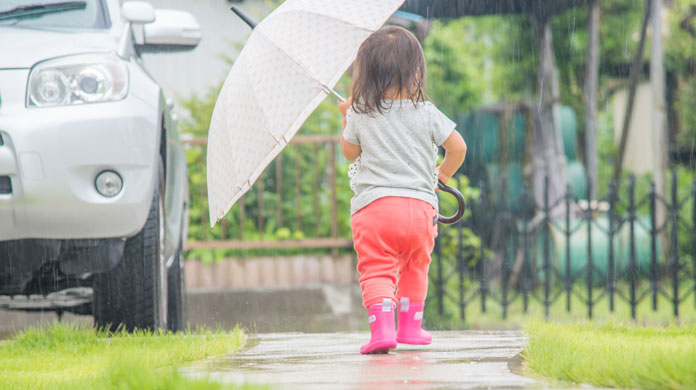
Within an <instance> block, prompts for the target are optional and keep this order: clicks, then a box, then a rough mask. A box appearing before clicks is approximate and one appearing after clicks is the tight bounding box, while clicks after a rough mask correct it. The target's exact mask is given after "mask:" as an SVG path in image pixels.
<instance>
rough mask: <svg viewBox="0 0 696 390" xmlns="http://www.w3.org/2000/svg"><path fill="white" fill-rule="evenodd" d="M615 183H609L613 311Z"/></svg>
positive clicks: (610, 264) (610, 281)
mask: <svg viewBox="0 0 696 390" xmlns="http://www.w3.org/2000/svg"><path fill="white" fill-rule="evenodd" d="M615 207H616V183H614V182H612V183H611V184H609V270H608V271H609V275H608V279H609V283H608V284H609V286H608V287H609V311H610V312H612V313H613V312H614V291H615V288H616V274H615V266H614V218H615V217H616V210H615Z"/></svg>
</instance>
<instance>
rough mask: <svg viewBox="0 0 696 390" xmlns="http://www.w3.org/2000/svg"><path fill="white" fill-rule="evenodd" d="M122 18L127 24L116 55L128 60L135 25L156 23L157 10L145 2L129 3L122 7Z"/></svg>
mask: <svg viewBox="0 0 696 390" xmlns="http://www.w3.org/2000/svg"><path fill="white" fill-rule="evenodd" d="M121 17H122V18H123V20H124V21H125V22H126V23H125V24H124V26H123V31H122V32H121V38H119V40H118V48H117V49H116V53H117V54H118V55H119V56H120V57H121V58H128V55H129V53H130V52H131V50H130V47H131V46H130V42H131V35H132V33H133V28H132V27H133V24H139V25H142V24H144V23H152V22H154V21H155V18H156V15H155V8H154V7H153V6H152V4H150V3H148V2H145V1H129V2H127V3H124V4H123V5H122V6H121Z"/></svg>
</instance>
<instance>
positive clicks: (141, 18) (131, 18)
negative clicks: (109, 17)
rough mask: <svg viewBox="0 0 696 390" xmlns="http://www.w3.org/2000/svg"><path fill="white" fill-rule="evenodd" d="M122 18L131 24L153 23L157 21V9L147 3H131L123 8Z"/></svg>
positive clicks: (125, 4)
mask: <svg viewBox="0 0 696 390" xmlns="http://www.w3.org/2000/svg"><path fill="white" fill-rule="evenodd" d="M121 16H122V17H123V19H124V20H125V21H126V22H130V23H152V22H154V21H155V17H156V15H155V8H154V7H153V6H152V4H150V3H148V2H145V1H130V2H128V3H124V4H123V6H121Z"/></svg>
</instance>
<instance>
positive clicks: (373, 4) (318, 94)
mask: <svg viewBox="0 0 696 390" xmlns="http://www.w3.org/2000/svg"><path fill="white" fill-rule="evenodd" d="M402 3H403V0H378V1H375V0H287V1H285V2H284V3H283V4H282V5H281V6H280V7H278V8H276V9H275V10H274V11H273V12H272V13H271V14H270V15H269V16H268V17H266V18H265V19H264V20H263V21H261V22H260V23H259V24H258V25H256V27H255V28H254V29H253V31H252V33H251V36H250V37H249V40H248V41H247V43H246V45H245V46H244V48H243V49H242V51H241V52H240V54H239V56H238V57H237V59H236V61H235V63H234V65H233V67H232V69H231V70H230V73H229V75H228V76H227V79H226V80H225V83H224V85H223V87H222V90H221V91H220V95H219V97H218V100H217V102H216V104H215V109H214V110H213V116H212V119H211V123H210V131H209V133H208V156H207V175H208V203H209V210H210V223H211V226H215V223H216V222H217V221H218V220H220V219H221V218H222V217H224V216H225V214H226V213H227V212H228V211H229V209H230V208H231V207H232V205H233V204H234V203H235V202H236V201H237V200H238V199H239V198H240V197H241V196H242V195H243V194H244V193H245V192H246V191H248V190H249V188H250V187H251V185H252V184H253V183H254V182H255V181H256V179H257V178H258V177H259V176H260V175H261V173H262V172H263V170H264V169H265V167H266V166H267V165H268V164H269V163H270V162H271V161H272V160H273V159H274V158H275V157H276V156H277V155H278V154H279V153H280V152H281V151H282V150H283V148H285V146H286V145H287V144H288V143H289V142H290V139H292V137H293V136H294V135H295V133H297V131H298V130H299V128H300V126H302V124H303V123H304V121H305V120H306V119H307V117H309V115H310V114H311V113H312V111H314V109H315V108H316V107H317V106H318V105H319V103H321V101H322V100H324V98H325V97H326V96H327V95H328V94H329V93H335V91H333V87H334V86H335V85H336V82H338V80H339V78H340V77H341V76H342V75H343V73H345V71H346V70H347V69H348V67H349V66H350V64H351V63H352V62H353V60H354V59H355V56H356V54H357V51H358V48H359V46H360V44H361V43H362V42H363V41H364V40H365V39H366V38H367V37H368V36H369V35H370V34H371V33H372V32H374V31H375V30H377V29H379V28H380V27H381V26H382V24H383V23H384V22H385V21H386V20H387V18H389V16H391V15H392V14H393V13H394V12H395V11H396V10H397V9H398V8H399V7H400V6H401V4H402Z"/></svg>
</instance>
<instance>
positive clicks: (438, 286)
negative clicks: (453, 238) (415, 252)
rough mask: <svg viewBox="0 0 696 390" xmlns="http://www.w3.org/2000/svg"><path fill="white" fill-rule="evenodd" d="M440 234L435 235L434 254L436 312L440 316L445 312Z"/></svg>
mask: <svg viewBox="0 0 696 390" xmlns="http://www.w3.org/2000/svg"><path fill="white" fill-rule="evenodd" d="M440 241H441V240H440V236H439V235H438V236H437V237H435V256H437V280H436V281H435V292H436V294H437V312H438V313H439V314H440V316H442V315H444V313H445V306H444V302H443V299H444V295H445V291H444V281H443V280H442V278H443V276H442V247H441V245H440V244H441V242H440Z"/></svg>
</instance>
